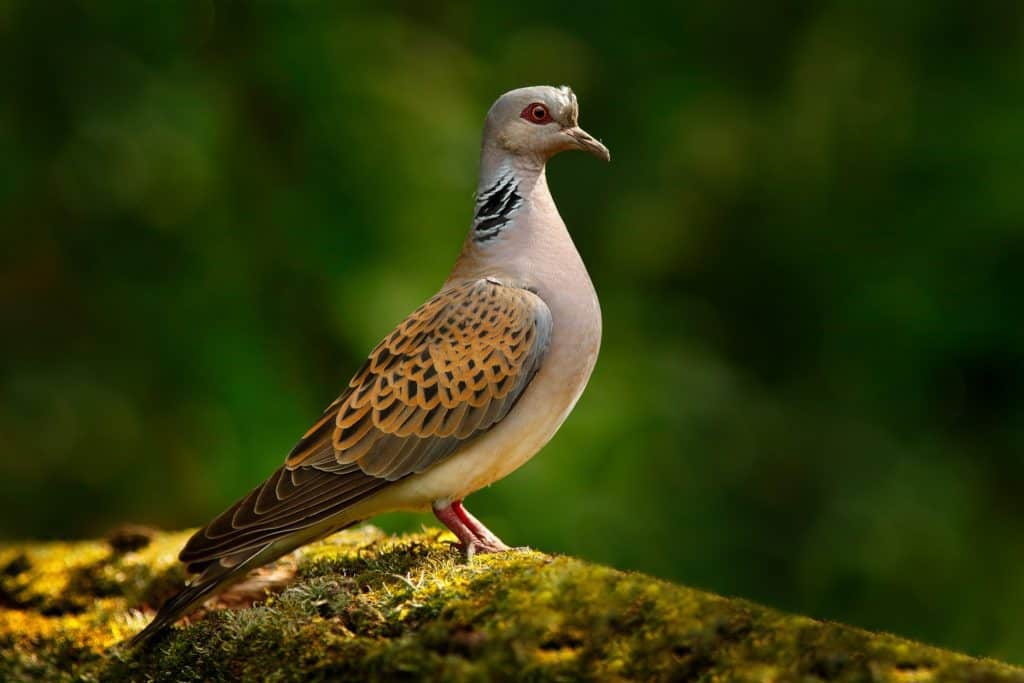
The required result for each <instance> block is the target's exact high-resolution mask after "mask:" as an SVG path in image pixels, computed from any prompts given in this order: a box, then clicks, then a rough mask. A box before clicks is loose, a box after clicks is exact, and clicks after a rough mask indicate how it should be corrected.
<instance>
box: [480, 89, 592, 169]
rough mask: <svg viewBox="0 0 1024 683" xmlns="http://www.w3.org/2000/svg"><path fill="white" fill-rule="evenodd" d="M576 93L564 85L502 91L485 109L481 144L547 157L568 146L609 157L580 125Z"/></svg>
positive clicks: (521, 154) (542, 158)
mask: <svg viewBox="0 0 1024 683" xmlns="http://www.w3.org/2000/svg"><path fill="white" fill-rule="evenodd" d="M578 117H579V105H578V104H577V103H576V95H575V94H574V93H573V91H572V90H571V89H570V88H569V87H568V86H565V85H563V86H562V87H560V88H555V87H552V86H549V85H537V86H532V87H529V88H519V89H517V90H510V91H509V92H507V93H505V94H504V95H502V96H501V97H499V98H498V100H497V101H496V102H495V103H494V104H493V105H492V106H491V109H490V111H489V112H487V121H486V123H485V125H484V145H485V146H487V145H494V146H496V147H498V148H499V149H502V150H504V151H506V152H510V153H512V154H515V155H518V156H525V157H535V158H539V159H540V160H542V161H546V160H547V159H549V158H551V157H552V156H554V155H555V154H558V153H559V152H561V151H564V150H567V149H581V150H584V151H586V152H590V153H591V154H593V155H594V156H596V157H598V158H600V159H604V160H605V161H609V160H610V159H611V154H610V153H609V152H608V148H607V147H605V146H604V145H602V144H601V143H600V142H598V141H597V140H595V139H594V138H593V136H591V135H590V134H589V133H587V132H586V131H585V130H583V129H582V128H580V127H579V124H578V122H577V118H578Z"/></svg>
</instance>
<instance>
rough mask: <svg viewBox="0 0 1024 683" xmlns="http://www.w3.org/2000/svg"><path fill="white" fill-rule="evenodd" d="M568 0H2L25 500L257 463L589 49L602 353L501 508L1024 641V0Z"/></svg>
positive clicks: (509, 528)
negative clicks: (521, 111)
mask: <svg viewBox="0 0 1024 683" xmlns="http://www.w3.org/2000/svg"><path fill="white" fill-rule="evenodd" d="M676 4H678V5H679V7H675V8H673V7H672V6H671V5H676ZM569 5H570V3H549V4H541V5H538V4H536V3H504V4H501V5H498V4H495V5H494V6H493V7H490V8H488V9H483V8H479V7H473V6H470V5H462V6H459V5H447V4H438V3H430V4H428V5H425V6H424V5H422V4H421V3H412V2H410V3H405V4H398V5H393V6H391V8H390V9H380V8H379V7H378V5H376V4H369V3H368V4H365V5H363V6H362V7H361V8H359V9H354V8H353V6H352V5H348V6H347V7H346V8H345V9H342V8H341V3H337V4H327V3H322V4H318V3H307V2H300V3H289V4H287V5H286V3H243V2H191V3H189V2H182V3H156V2H141V3H140V2H134V1H129V0H125V1H123V2H104V3H94V2H85V1H84V0H83V1H82V2H65V3H46V2H28V1H25V2H10V1H7V2H0V55H2V57H0V75H2V78H3V87H2V90H0V159H2V160H3V162H2V165H0V220H2V226H3V234H2V244H3V249H2V250H0V263H2V267H0V316H2V318H0V321H2V329H3V333H2V341H0V344H2V355H0V538H8V539H13V538H25V537H37V538H50V537H76V536H88V535H92V534H98V533H102V532H104V531H105V530H107V529H108V528H110V527H111V526H114V525H117V524H119V523H122V522H126V521H138V522H147V523H152V524H158V525H162V526H166V527H171V528H179V527H185V526H196V525H200V524H202V523H205V522H206V521H208V519H209V518H210V517H211V516H212V515H213V514H215V513H217V512H219V511H220V510H221V509H222V508H223V507H225V506H226V505H227V504H229V503H230V502H232V501H233V500H234V499H235V498H236V497H238V496H239V495H241V494H242V493H244V492H245V491H247V490H248V489H249V488H251V487H252V486H253V485H255V484H256V483H258V482H259V481H260V480H261V479H262V478H263V477H264V476H265V475H266V474H267V473H269V472H270V471H271V470H272V469H273V468H274V467H275V466H277V465H278V464H279V463H280V461H281V459H282V458H283V456H284V454H285V453H286V452H287V450H288V449H289V448H290V447H291V446H292V445H293V443H294V442H295V441H296V439H297V437H298V436H299V435H300V434H301V433H302V432H303V431H304V430H305V429H306V428H307V427H308V426H309V424H310V423H311V422H312V420H313V419H314V418H315V416H316V415H318V413H319V411H320V410H321V409H322V408H323V407H324V406H325V405H326V404H327V403H328V402H329V401H330V400H332V399H333V398H334V397H335V395H336V394H337V392H338V391H339V390H340V389H341V387H342V386H343V385H344V384H345V383H346V382H347V380H348V378H349V376H350V374H351V373H352V372H353V371H354V370H355V368H356V367H357V366H358V364H359V362H360V361H361V359H362V358H363V357H364V355H365V354H366V353H367V351H368V350H369V349H370V348H371V346H372V345H373V344H375V343H376V341H377V340H379V339H380V338H381V337H382V336H383V335H384V334H386V333H387V332H388V331H390V329H391V326H392V325H393V324H394V323H396V322H397V321H399V320H400V319H401V318H402V317H404V316H405V314H407V313H408V312H409V311H411V310H412V309H413V308H414V307H416V306H417V305H419V304H420V303H421V302H422V301H423V300H424V299H425V298H427V297H428V296H429V295H430V294H431V293H432V292H433V291H434V290H435V289H436V288H437V287H438V286H439V285H440V283H441V282H442V280H443V279H444V277H445V275H446V274H447V270H448V268H449V267H450V265H451V263H452V260H453V258H454V256H455V254H456V253H457V251H458V248H459V245H460V244H461V240H462V238H463V235H464V233H465V231H466V229H467V228H468V226H469V220H470V216H471V201H472V193H473V190H474V188H475V177H476V163H477V150H478V145H479V134H480V127H481V123H482V120H483V116H484V113H485V112H486V110H487V108H488V107H489V106H490V104H491V102H492V101H493V100H494V98H495V97H497V96H498V95H499V94H501V93H502V92H503V91H505V90H508V89H511V88H514V87H518V86H521V85H527V84H536V83H550V84H561V83H568V84H570V85H572V86H573V88H574V89H575V90H576V92H577V93H578V95H579V98H580V103H581V112H582V113H581V122H582V123H583V125H584V126H585V127H586V128H587V129H588V130H590V131H591V132H592V133H594V134H595V135H597V136H598V137H600V138H602V139H603V140H604V141H605V142H606V143H607V144H608V146H609V147H610V148H611V150H612V158H613V163H612V164H611V165H610V166H606V165H603V164H601V163H598V162H597V161H595V160H594V159H592V158H590V157H587V156H585V155H563V156H562V157H559V158H558V159H556V160H555V161H554V162H553V163H552V166H551V169H550V172H549V177H550V182H551V186H552V190H553V193H554V194H555V197H556V199H557V201H558V203H559V206H560V208H561V212H562V214H563V216H564V217H565V220H566V223H567V224H568V225H569V226H570V230H571V231H572V232H573V234H574V236H575V239H576V241H577V244H578V246H579V248H580V251H581V252H582V254H583V256H584V258H585V260H586V261H587V263H588V265H589V267H590V271H591V274H592V276H593V279H594V282H595V284H596V286H597V289H598V291H599V293H600V296H601V300H602V304H603V308H604V315H605V330H606V331H605V340H604V346H603V351H602V356H601V360H600V362H599V363H598V367H597V370H596V372H595V375H594V377H593V379H592V380H591V383H590V387H589V389H588V391H587V393H586V394H584V397H583V399H582V401H581V402H580V404H579V406H578V408H577V409H576V411H575V413H574V414H573V416H572V417H571V419H570V420H569V421H568V422H567V424H566V425H565V427H564V428H563V429H562V431H561V432H560V433H559V435H558V436H557V437H556V438H555V439H554V441H553V442H552V443H551V445H550V446H549V447H548V448H547V449H546V450H545V451H544V452H543V453H542V455H541V456H539V457H538V458H536V459H534V460H533V461H532V462H531V463H529V465H527V466H526V467H524V468H522V469H521V470H520V471H518V472H516V473H515V474H514V475H512V476H510V477H509V478H508V479H506V480H505V481H503V482H501V484H500V485H498V486H495V487H493V488H491V489H488V490H486V491H483V492H481V493H479V494H477V495H476V496H474V497H473V499H472V500H471V505H470V507H471V508H472V509H473V510H474V512H475V513H476V514H477V515H478V516H480V517H481V518H483V519H485V520H486V521H487V522H488V523H489V524H490V525H491V526H492V528H494V529H495V531H497V532H498V533H499V534H500V535H502V536H503V537H504V538H505V539H506V540H507V541H509V542H510V543H513V544H530V545H532V546H535V547H538V548H541V549H544V550H548V551H557V552H563V553H571V554H574V555H579V556H582V557H585V558H589V559H593V560H596V561H600V562H604V563H608V564H611V565H614V566H616V567H621V568H631V569H638V570H642V571H645V572H649V573H652V574H655V575H658V576H663V577H666V578H669V579H673V580H676V581H679V582H683V583H686V584H689V585H694V586H700V587H704V588H708V589H712V590H715V591H718V592H722V593H726V594H733V595H741V596H745V597H748V598H751V599H754V600H758V601H762V602H765V603H768V604H771V605H775V606H778V607H782V608H785V609H789V610H794V611H797V612H801V613H805V614H810V615H814V616H818V617H825V618H830V619H838V620H842V621H846V622H851V623H854V624H858V625H861V626H865V627H868V628H873V629H885V630H890V631H895V632H897V633H900V634H904V635H908V636H912V637H917V638H922V639H925V640H928V641H931V642H934V643H938V644H942V645H946V646H950V647H954V648H958V649H963V650H967V651H969V652H972V653H976V654H986V655H992V656H995V657H999V658H1003V659H1007V660H1010V661H1013V662H1016V663H1024V617H1022V614H1024V502H1022V483H1024V315H1022V306H1021V303H1020V298H1021V296H1024V196H1022V189H1021V183H1022V179H1024V87H1022V86H1024V4H1022V3H1019V2H993V1H989V0H974V1H972V2H948V1H941V0H939V1H935V2H929V3H912V2H896V3H889V2H853V1H850V2H843V1H840V0H832V1H823V2H818V3H797V2H781V3H748V2H740V1H739V0H730V1H727V2H722V1H720V0H719V1H711V0H705V1H701V2H696V1H695V2H689V3H666V4H665V5H664V6H657V5H656V6H647V7H642V6H640V5H638V4H636V3H617V4H607V5H603V6H601V5H595V4H591V5H590V6H589V9H586V10H584V9H581V8H580V7H575V8H574V7H570V6H569ZM378 522H379V523H381V524H382V525H384V526H386V527H387V528H389V529H401V528H409V527H418V526H419V525H420V524H422V523H424V522H430V519H429V518H428V517H425V516H393V517H389V518H383V519H379V520H378Z"/></svg>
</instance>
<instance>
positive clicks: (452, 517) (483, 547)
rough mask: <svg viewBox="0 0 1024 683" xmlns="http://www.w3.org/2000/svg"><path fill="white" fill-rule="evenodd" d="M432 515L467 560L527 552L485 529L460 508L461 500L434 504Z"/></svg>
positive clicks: (479, 522) (464, 509) (466, 511)
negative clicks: (449, 531)
mask: <svg viewBox="0 0 1024 683" xmlns="http://www.w3.org/2000/svg"><path fill="white" fill-rule="evenodd" d="M434 515H436V516H437V518H438V519H439V520H441V521H442V522H443V523H444V525H445V526H446V527H448V528H449V529H450V530H451V532H452V533H453V534H455V536H456V537H457V538H458V539H459V547H460V548H461V549H462V552H463V553H464V554H465V556H466V559H467V560H471V559H473V557H475V556H476V555H486V554H487V553H507V552H509V551H513V550H527V548H513V547H511V546H509V545H507V544H506V543H505V542H504V541H502V540H501V539H500V538H498V537H497V536H496V535H495V534H494V532H492V531H491V530H490V529H488V528H487V527H485V526H484V525H483V523H482V522H481V521H480V520H478V519H477V518H476V517H474V516H473V515H471V514H469V510H467V509H466V508H464V507H463V506H462V501H461V500H456V501H451V502H445V503H441V504H437V503H435V504H434Z"/></svg>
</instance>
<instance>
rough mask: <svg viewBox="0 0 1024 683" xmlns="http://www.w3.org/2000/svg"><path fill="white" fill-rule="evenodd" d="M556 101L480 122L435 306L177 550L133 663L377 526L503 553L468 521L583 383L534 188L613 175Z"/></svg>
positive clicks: (588, 342)
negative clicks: (170, 585)
mask: <svg viewBox="0 0 1024 683" xmlns="http://www.w3.org/2000/svg"><path fill="white" fill-rule="evenodd" d="M578 117H579V105H578V103H577V98H576V95H575V93H573V91H572V89H571V88H569V87H568V86H561V87H554V86H532V87H525V88H518V89H515V90H511V91H509V92H506V93H505V94H503V95H501V96H500V97H499V98H498V99H497V100H496V101H495V102H494V104H493V105H492V106H491V108H490V109H489V110H488V112H487V116H486V119H485V121H484V127H483V139H482V143H481V151H480V167H479V182H478V186H477V192H476V194H475V202H474V204H475V206H474V213H473V220H472V224H471V226H470V228H469V231H468V234H467V236H466V238H465V240H464V242H463V245H462V249H461V251H460V253H459V255H458V258H457V259H456V262H455V265H454V266H453V268H452V270H451V273H450V274H449V276H448V278H447V279H446V280H445V281H444V284H443V285H442V286H441V288H440V290H439V291H438V292H437V293H436V294H435V295H433V296H432V297H431V298H430V299H428V300H427V302H426V303H424V304H423V305H422V306H420V307H419V308H417V309H416V310H415V311H413V313H411V314H410V315H409V316H408V317H407V318H405V320H403V321H402V322H401V323H400V324H399V325H398V326H397V327H395V328H394V330H393V331H392V332H391V333H390V334H388V335H387V336H386V337H385V338H384V339H383V340H382V341H381V342H380V343H379V344H378V345H377V346H376V347H375V348H374V349H373V350H372V352H371V353H370V354H369V357H368V358H367V359H366V361H365V362H364V363H363V365H362V367H361V368H360V369H359V370H358V371H357V372H356V373H355V376H354V377H352V379H351V381H350V382H349V383H348V386H347V387H345V389H344V390H343V391H342V393H341V395H340V396H339V397H338V398H337V399H335V400H334V402H332V403H331V404H330V405H329V406H327V409H326V410H324V411H323V413H322V414H321V416H320V417H319V419H317V420H316V422H315V423H314V424H313V426H312V427H310V428H309V430H308V431H306V433H305V434H304V435H303V436H302V438H301V439H299V441H298V443H297V444H296V445H295V447H294V448H292V450H291V452H290V453H288V455H287V457H286V458H285V461H284V464H283V465H282V466H281V467H279V468H278V469H277V470H276V471H274V472H273V474H271V475H270V476H269V477H268V478H267V479H266V481H264V482H263V483H262V484H260V485H259V486H257V487H256V488H255V489H253V490H252V491H251V492H250V493H249V494H248V495H246V496H245V497H243V498H242V499H241V500H239V501H237V502H236V503H235V504H234V505H232V506H231V507H230V508H228V509H227V510H225V511H224V512H223V513H221V514H220V515H219V516H217V517H216V518H215V519H214V520H213V521H211V522H210V523H209V524H207V525H206V526H205V527H203V528H202V529H200V530H199V531H197V532H196V533H195V534H194V535H193V536H192V537H191V538H190V539H189V540H188V541H187V542H186V544H185V546H184V548H183V549H182V551H181V553H180V555H179V560H180V561H181V562H183V563H184V564H185V565H186V568H187V570H188V572H189V574H191V575H194V578H192V579H191V580H190V581H189V582H187V583H186V584H185V586H184V588H182V589H181V590H180V591H179V592H178V593H177V594H175V595H173V596H172V597H171V598H169V599H168V600H167V601H166V602H165V603H164V604H163V605H162V607H161V608H160V609H159V610H158V611H157V614H156V616H155V617H154V618H153V620H152V621H151V622H150V623H149V625H147V626H146V627H145V629H143V630H142V631H141V632H140V633H138V634H137V635H136V636H134V638H132V639H131V640H130V642H129V644H130V646H132V647H134V646H137V645H140V644H142V643H145V642H147V641H149V640H150V639H152V638H153V637H154V636H156V635H157V634H159V633H162V632H164V631H165V630H166V629H167V628H168V627H169V626H171V625H172V624H173V623H174V622H176V621H177V620H178V619H179V618H180V617H182V616H184V615H185V614H187V613H188V612H189V611H191V610H192V609H194V608H195V607H197V606H198V605H200V604H201V603H203V602H205V601H206V600H207V599H209V598H211V597H213V596H214V595H216V594H217V593H219V592H220V591H222V590H224V589H225V588H227V587H228V586H230V585H232V584H234V583H236V582H238V581H240V580H241V579H242V578H244V577H245V575H246V574H247V573H248V572H249V571H250V570H252V569H255V568H257V567H260V566H262V565H265V564H267V563H269V562H272V561H274V560H276V559H278V558H280V557H281V556H283V555H285V554H287V553H289V552H291V551H293V550H295V549H297V548H299V547H300V546H303V545H305V544H307V543H310V542H313V541H315V540H319V539H322V538H324V537H326V536H329V535H331V534H333V533H335V532H337V531H339V530H341V529H344V528H347V527H350V526H352V525H354V524H358V523H360V522H362V521H365V520H367V519H369V518H371V517H374V516H376V515H378V514H381V513H385V512H392V511H399V510H417V511H422V510H426V509H431V510H433V512H434V514H435V516H436V517H437V518H438V519H439V520H440V521H441V522H442V523H443V524H444V525H445V526H446V527H448V529H450V530H451V531H452V533H454V535H455V536H456V538H457V539H458V541H459V545H460V546H461V548H462V551H463V552H464V554H465V556H466V557H467V559H471V558H472V557H473V556H474V555H477V554H481V553H497V552H505V551H508V550H511V548H510V547H509V546H508V545H506V544H505V543H504V542H503V541H502V540H501V539H500V538H498V536H497V535H495V534H494V533H493V532H492V531H490V530H489V529H488V528H487V527H486V526H484V524H483V523H482V522H480V521H479V520H478V519H477V518H476V517H474V516H473V515H472V514H470V512H469V511H468V510H467V509H466V507H465V506H464V504H463V500H464V499H465V498H466V497H467V496H468V495H469V494H471V493H473V492H474V491H477V490H479V489H481V488H483V487H485V486H489V485H490V484H492V483H494V482H496V481H498V480H499V479H501V478H503V477H505V476H506V475H508V474H509V473H511V472H512V471H513V470H515V469H517V468H518V467H520V466H521V465H523V464H524V463H525V462H527V461H528V460H529V459H530V458H532V457H533V456H534V455H535V454H536V453H537V452H538V451H539V450H541V448H542V447H543V446H544V445H545V444H546V443H547V442H548V441H549V440H550V439H551V437H552V436H554V434H555V432H556V431H557V430H558V429H559V427H560V426H561V425H562V423H563V422H564V421H565V419H566V417H567V416H568V415H569V413H570V412H571V411H572V409H573V407H574V406H575V405H576V402H577V401H578V399H579V398H580V395H581V394H582V393H583V390H584V388H585V386H586V384H587V382H588V380H589V378H590V375H591V373H592V371H593V369H594V366H595V363H596V361H597V356H598V351H599V348H600V344H601V309H600V304H599V302H598V298H597V293H596V291H595V289H594V286H593V284H592V282H591V279H590V276H589V274H588V273H587V269H586V266H585V265H584V263H583V260H582V258H581V256H580V254H579V252H578V251H577V249H576V246H575V244H574V242H573V240H572V237H571V236H570V234H569V232H568V230H567V228H566V225H565V223H564V221H563V220H562V218H561V216H560V215H559V213H558V209H557V208H556V206H555V202H554V200H553V199H552V196H551V192H550V190H549V188H548V183H547V177H546V164H547V162H548V160H549V159H551V157H553V156H554V155H556V154H558V153H559V152H562V151H566V150H582V151H585V152H589V153H590V154H593V155H594V156H596V157H598V158H600V159H602V160H604V161H610V160H611V155H610V153H609V151H608V148H607V147H605V146H604V145H603V144H602V143H601V142H599V141H598V140H597V139H595V138H594V137H593V136H591V135H590V134H589V133H587V132H585V131H584V130H583V129H582V128H580V126H579V123H578Z"/></svg>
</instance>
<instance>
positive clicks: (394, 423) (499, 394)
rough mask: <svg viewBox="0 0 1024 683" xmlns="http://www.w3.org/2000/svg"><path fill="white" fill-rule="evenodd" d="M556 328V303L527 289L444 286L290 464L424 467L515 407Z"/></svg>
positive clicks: (386, 470)
mask: <svg viewBox="0 0 1024 683" xmlns="http://www.w3.org/2000/svg"><path fill="white" fill-rule="evenodd" d="M550 333H551V313H550V311H548V308H547V306H546V305H545V304H544V302H543V301H541V299H540V298H539V297H538V296H537V295H535V294H533V293H532V292H530V291H528V290H526V289H522V288H519V287H510V286H506V285H503V284H501V283H498V282H496V281H494V280H490V279H481V280H475V281H473V282H469V283H466V284H463V285H461V286H459V287H455V288H452V289H448V290H445V291H443V292H441V293H440V294H438V295H437V296H435V297H434V298H433V299H431V300H430V301H428V302H427V303H426V304H424V305H423V306H421V307H420V308H419V309H418V310H417V311H416V312H415V313H413V314H412V315H411V316H409V317H408V318H406V320H405V321H404V322H403V323H402V324H401V325H399V326H398V328H397V329H396V330H395V331H394V332H392V333H391V334H390V335H389V336H388V337H387V338H386V339H384V341H382V342H381V343H380V344H379V345H378V346H377V348H376V349H374V351H373V353H372V354H370V358H369V359H368V360H367V361H366V363H365V364H364V365H363V367H362V368H361V369H360V371H359V372H358V373H356V376H355V377H354V378H353V379H352V381H351V382H350V383H349V386H348V389H347V390H346V392H345V393H344V394H342V395H341V396H340V397H339V398H338V400H336V401H335V402H334V403H332V404H331V406H330V407H329V408H328V410H327V411H326V412H325V413H324V415H323V416H322V417H321V419H320V421H319V422H317V424H315V425H314V426H313V428H312V429H310V431H309V432H307V433H306V435H305V436H304V437H303V439H302V440H301V441H300V442H299V443H298V444H297V445H296V446H295V448H294V449H292V452H291V453H290V454H289V456H288V459H287V460H286V461H285V465H286V467H289V468H296V467H301V466H308V467H315V468H317V469H323V470H329V471H337V470H339V468H344V467H346V466H347V465H350V464H352V463H354V464H357V465H358V466H359V468H360V469H361V470H362V471H363V472H365V473H367V474H370V475H373V476H376V477H383V478H385V479H388V480H389V481H395V480H397V479H401V478H402V477H405V476H408V475H409V474H413V473H415V472H422V471H423V470H424V469H426V468H428V467H430V466H431V465H433V464H434V463H436V462H438V461H439V460H441V459H443V458H445V457H447V456H448V455H450V454H451V453H452V452H453V451H454V450H455V449H456V448H458V447H459V445H460V444H461V443H462V442H463V441H465V440H466V439H468V438H470V437H472V436H473V435H474V434H477V433H479V432H481V431H483V430H486V429H489V428H490V427H492V426H493V425H494V424H496V423H497V422H498V421H500V420H501V419H502V418H503V417H505V415H507V414H508V411H509V410H510V409H511V408H512V405H513V404H514V403H515V401H516V399H517V398H518V397H519V396H520V395H521V394H522V391H523V389H525V388H526V385H527V384H528V383H529V381H530V380H531V379H532V378H533V375H534V374H535V373H536V371H537V369H538V368H539V367H540V361H541V359H542V357H543V355H544V353H545V351H546V350H547V345H548V341H549V338H550ZM328 439H329V444H330V446H329V447H328Z"/></svg>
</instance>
